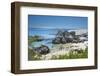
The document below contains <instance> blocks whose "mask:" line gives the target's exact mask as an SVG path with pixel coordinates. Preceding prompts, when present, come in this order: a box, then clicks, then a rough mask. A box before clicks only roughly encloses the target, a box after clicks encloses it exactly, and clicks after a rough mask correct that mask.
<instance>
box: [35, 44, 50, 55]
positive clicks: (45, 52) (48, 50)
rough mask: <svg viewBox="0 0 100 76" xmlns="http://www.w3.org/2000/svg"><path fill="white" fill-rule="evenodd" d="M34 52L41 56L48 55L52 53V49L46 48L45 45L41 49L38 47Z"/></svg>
mask: <svg viewBox="0 0 100 76" xmlns="http://www.w3.org/2000/svg"><path fill="white" fill-rule="evenodd" d="M34 50H35V51H36V52H37V53H40V54H48V53H49V52H50V49H49V48H48V46H45V45H41V46H40V47H36V48H35V49H34Z"/></svg>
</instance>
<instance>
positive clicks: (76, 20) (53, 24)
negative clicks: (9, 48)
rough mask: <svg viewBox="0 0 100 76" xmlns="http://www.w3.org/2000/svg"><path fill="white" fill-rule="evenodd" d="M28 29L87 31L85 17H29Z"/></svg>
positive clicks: (86, 19)
mask: <svg viewBox="0 0 100 76" xmlns="http://www.w3.org/2000/svg"><path fill="white" fill-rule="evenodd" d="M28 26H29V28H49V29H50V28H51V29H52V28H54V29H87V28H88V18H87V17H74V16H44V15H29V16H28Z"/></svg>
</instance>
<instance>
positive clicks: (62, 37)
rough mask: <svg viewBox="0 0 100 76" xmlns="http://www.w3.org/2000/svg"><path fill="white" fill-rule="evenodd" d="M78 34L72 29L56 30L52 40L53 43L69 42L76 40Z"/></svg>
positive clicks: (77, 39)
mask: <svg viewBox="0 0 100 76" xmlns="http://www.w3.org/2000/svg"><path fill="white" fill-rule="evenodd" d="M78 41H79V36H77V35H75V32H74V31H71V32H68V31H58V33H57V34H56V37H55V38H54V40H53V41H52V43H53V44H65V43H70V42H78Z"/></svg>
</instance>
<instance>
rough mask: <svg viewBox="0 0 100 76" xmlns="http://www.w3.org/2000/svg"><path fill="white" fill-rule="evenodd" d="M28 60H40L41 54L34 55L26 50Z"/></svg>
mask: <svg viewBox="0 0 100 76" xmlns="http://www.w3.org/2000/svg"><path fill="white" fill-rule="evenodd" d="M28 60H29V61H30V60H41V54H39V53H35V52H34V51H33V50H32V49H28Z"/></svg>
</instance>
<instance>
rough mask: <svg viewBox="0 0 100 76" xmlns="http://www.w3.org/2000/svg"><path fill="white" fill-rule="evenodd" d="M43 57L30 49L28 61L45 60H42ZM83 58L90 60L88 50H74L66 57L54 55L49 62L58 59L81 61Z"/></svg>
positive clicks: (65, 55)
mask: <svg viewBox="0 0 100 76" xmlns="http://www.w3.org/2000/svg"><path fill="white" fill-rule="evenodd" d="M41 57H42V55H41V54H39V53H35V52H33V50H31V49H29V51H28V60H43V59H41ZM81 58H88V49H87V48H86V49H85V50H82V49H81V50H80V52H77V51H75V50H72V51H71V52H70V53H69V54H64V55H57V56H56V55H53V56H52V57H51V58H50V59H49V60H58V59H81Z"/></svg>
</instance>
